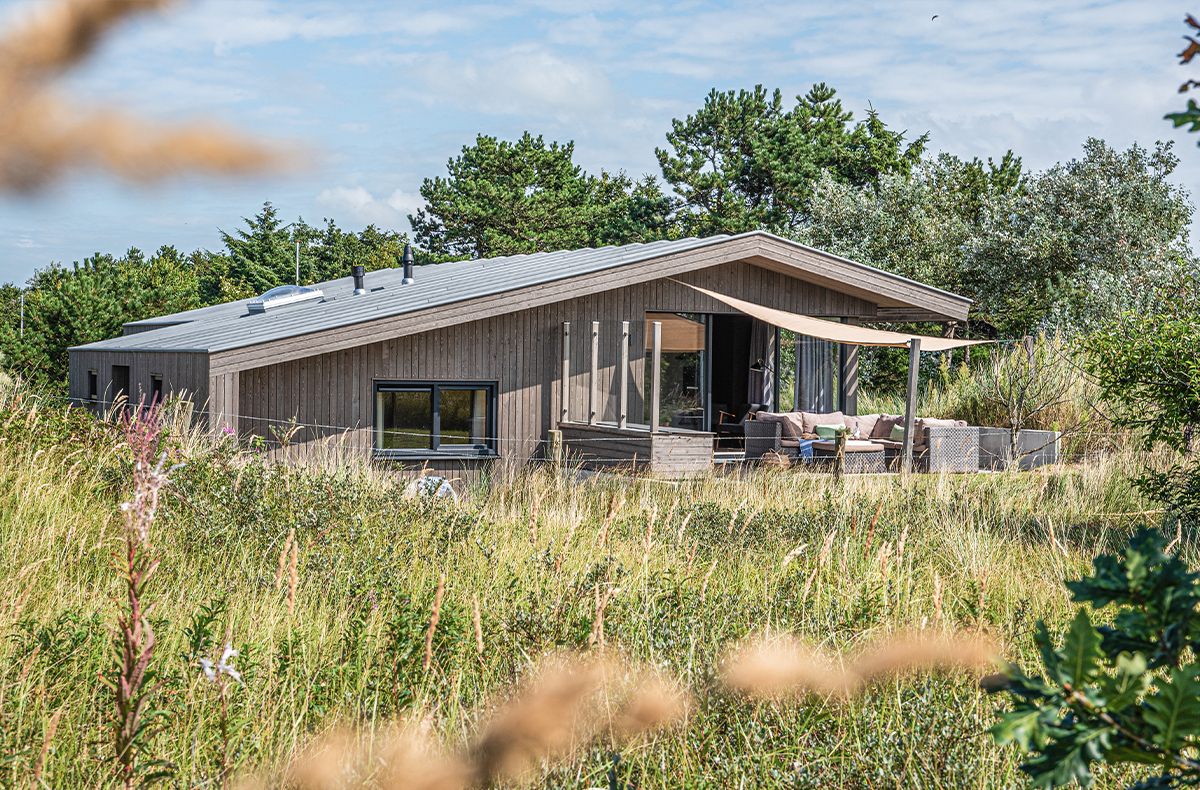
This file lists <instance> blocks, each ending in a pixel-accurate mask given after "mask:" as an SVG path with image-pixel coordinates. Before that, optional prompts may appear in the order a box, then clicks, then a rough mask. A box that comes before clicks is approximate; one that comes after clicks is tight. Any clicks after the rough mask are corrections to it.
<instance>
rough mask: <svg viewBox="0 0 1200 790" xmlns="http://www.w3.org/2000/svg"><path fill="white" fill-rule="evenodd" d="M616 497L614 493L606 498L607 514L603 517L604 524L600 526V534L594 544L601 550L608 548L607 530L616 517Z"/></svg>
mask: <svg viewBox="0 0 1200 790" xmlns="http://www.w3.org/2000/svg"><path fill="white" fill-rule="evenodd" d="M618 507H619V506H618V505H617V495H616V493H615V492H614V493H613V494H611V495H609V497H608V513H607V514H606V515H605V516H604V523H603V524H601V525H600V533H599V535H598V537H597V540H596V543H597V545H599V546H600V548H601V549H605V548H608V530H609V527H611V526H612V523H613V519H615V518H616V517H617V508H618Z"/></svg>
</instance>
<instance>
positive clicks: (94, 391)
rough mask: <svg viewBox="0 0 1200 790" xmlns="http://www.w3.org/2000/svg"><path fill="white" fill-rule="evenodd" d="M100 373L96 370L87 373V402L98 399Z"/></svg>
mask: <svg viewBox="0 0 1200 790" xmlns="http://www.w3.org/2000/svg"><path fill="white" fill-rule="evenodd" d="M99 378H100V372H99V371H96V370H89V371H88V378H87V381H88V400H96V398H98V397H100V382H99Z"/></svg>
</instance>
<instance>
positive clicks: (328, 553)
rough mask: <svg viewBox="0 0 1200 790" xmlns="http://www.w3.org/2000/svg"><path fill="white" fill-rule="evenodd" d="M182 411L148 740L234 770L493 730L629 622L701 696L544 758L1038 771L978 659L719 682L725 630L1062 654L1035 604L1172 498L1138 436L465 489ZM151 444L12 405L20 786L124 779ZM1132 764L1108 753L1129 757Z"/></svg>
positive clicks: (921, 782) (514, 475)
mask: <svg viewBox="0 0 1200 790" xmlns="http://www.w3.org/2000/svg"><path fill="white" fill-rule="evenodd" d="M177 437H178V438H177V440H176V442H175V443H174V444H173V445H170V446H171V449H170V451H169V452H170V455H171V457H170V458H169V459H168V461H169V462H174V461H186V462H187V466H186V467H184V468H183V469H180V470H178V471H176V472H175V473H174V475H173V477H172V482H171V484H170V486H169V487H168V488H166V489H164V492H163V494H162V500H161V504H162V507H161V509H160V511H159V513H158V517H157V519H156V525H157V526H156V528H155V549H156V551H157V556H158V557H160V558H161V560H162V564H161V566H160V569H159V575H158V576H157V577H156V578H155V581H154V584H155V588H154V589H155V599H156V600H157V601H158V608H157V609H156V610H155V612H154V614H153V616H152V617H151V622H152V625H153V628H154V633H155V635H156V637H157V647H156V654H155V661H156V662H158V666H159V671H160V673H161V674H160V679H161V680H163V681H164V682H163V686H162V687H161V689H160V690H159V692H158V693H157V695H156V698H155V699H154V700H153V702H152V704H153V705H155V706H156V707H157V708H159V709H161V710H163V711H165V719H164V723H165V725H166V726H165V727H164V729H163V731H162V732H161V733H159V734H158V735H157V736H155V738H154V740H153V742H151V743H149V744H147V747H146V748H147V751H148V753H153V754H154V755H155V756H158V757H162V758H164V759H166V760H168V761H170V762H171V763H172V764H173V766H174V771H175V777H176V779H175V781H176V782H177V783H178V786H181V787H210V786H215V785H217V784H220V783H221V780H222V778H223V776H224V772H225V771H226V770H227V769H228V770H230V771H232V772H233V774H235V775H243V776H245V775H249V774H254V775H257V776H260V777H264V778H265V780H266V781H268V782H273V781H274V780H272V779H271V777H277V776H279V775H281V772H282V771H283V770H284V767H285V766H286V765H288V764H290V763H291V762H293V760H295V759H296V758H297V757H298V756H299V755H301V754H302V753H304V751H305V750H306V749H307V748H308V747H309V745H310V744H311V743H312V742H313V741H314V739H316V738H318V737H320V736H322V735H326V734H329V733H331V732H344V731H345V728H350V732H351V734H352V735H351V736H348V737H355V738H358V737H362V738H368V739H369V738H371V737H373V736H375V735H381V734H382V733H385V732H388V731H390V728H391V727H392V726H393V723H394V722H395V721H397V720H401V721H404V722H409V723H410V724H411V725H412V726H419V727H423V728H426V729H429V730H431V731H432V732H433V733H436V734H437V735H438V736H439V737H441V738H442V739H444V740H445V741H446V742H447V743H448V744H450V745H454V744H467V743H470V742H472V741H473V739H474V738H475V737H476V736H477V733H478V730H479V727H480V726H481V722H483V721H484V720H485V718H486V717H487V716H488V714H489V712H490V711H492V710H494V709H496V706H498V705H500V704H501V703H502V701H503V699H504V698H505V696H506V695H507V694H509V693H510V692H511V690H512V689H513V688H515V686H516V684H517V683H518V681H519V678H520V677H521V676H522V675H523V673H525V672H527V671H528V670H529V669H530V667H532V666H533V665H534V664H535V663H536V662H537V660H538V659H539V658H540V657H543V656H545V655H546V654H547V653H550V654H555V653H561V652H564V651H585V652H587V651H589V649H590V651H592V652H595V651H599V649H600V645H601V644H603V645H604V650H605V652H606V654H607V655H611V656H620V657H623V658H624V659H625V660H627V661H629V662H633V663H635V664H639V665H645V666H650V667H653V668H656V669H657V670H658V671H659V672H661V673H663V674H664V675H665V676H668V677H673V678H675V679H676V680H677V682H678V683H679V684H680V686H681V687H683V688H687V689H689V690H690V693H691V694H692V695H693V698H694V701H693V705H692V707H691V709H690V711H689V712H688V713H687V714H686V716H685V717H684V719H683V721H682V722H681V723H680V724H678V725H677V726H676V727H674V728H671V729H668V730H665V731H663V732H662V733H660V734H658V735H655V736H652V737H650V738H649V739H647V740H640V741H636V742H629V743H622V742H617V741H612V740H608V739H606V738H603V737H602V738H599V739H597V740H594V741H591V742H589V745H587V746H585V747H583V748H580V749H578V750H576V751H574V752H572V753H571V754H569V755H567V756H566V758H565V759H563V760H561V761H557V762H554V763H549V764H546V765H544V766H543V767H541V768H539V769H538V770H537V771H536V772H535V774H534V776H533V777H532V778H531V779H529V780H527V781H528V783H530V784H532V785H534V786H545V787H580V788H582V787H595V786H608V783H609V779H608V774H609V772H610V770H611V771H613V777H614V781H616V782H621V783H626V782H628V783H631V784H630V786H632V783H636V785H637V786H638V787H640V788H655V787H693V788H702V787H704V788H707V787H713V788H717V787H721V788H726V787H737V786H746V787H749V786H762V787H796V786H799V787H817V786H824V787H828V786H837V787H884V786H892V787H898V786H904V787H997V786H1020V785H1021V783H1022V779H1021V777H1020V774H1019V772H1018V771H1017V763H1018V760H1017V756H1016V755H1015V754H1014V752H1013V751H1012V750H1011V749H998V748H996V747H994V746H993V745H991V743H990V741H989V739H988V738H987V736H986V734H985V732H984V730H985V729H986V727H987V726H988V725H989V724H990V722H991V720H992V713H991V709H992V706H993V705H994V702H993V701H992V700H988V699H985V698H984V696H983V695H982V693H981V692H980V691H979V690H978V689H977V687H976V684H975V680H976V677H975V676H973V675H971V674H970V673H957V674H951V675H949V676H941V675H932V674H927V675H919V676H916V677H907V678H902V679H893V680H889V681H886V682H884V683H882V684H880V685H877V686H874V687H872V688H871V689H869V690H867V691H866V692H865V693H863V694H861V695H859V696H856V697H853V698H850V699H847V700H845V701H836V700H831V699H826V698H824V697H810V698H802V699H799V700H794V701H788V702H782V701H780V702H769V701H753V700H752V699H749V698H746V697H744V696H742V695H740V694H738V693H736V692H733V691H730V690H728V689H727V688H726V687H725V686H723V685H722V684H720V683H719V682H717V678H718V677H719V676H720V675H721V672H722V666H723V664H722V662H723V661H724V660H725V658H724V657H725V655H726V653H727V651H728V650H729V648H731V647H732V646H734V645H736V644H738V643H740V642H741V641H742V640H745V639H747V638H749V637H753V636H757V635H760V634H764V633H765V634H790V635H793V636H795V637H797V638H800V639H803V640H805V641H807V642H810V643H813V644H815V645H817V646H820V647H822V648H825V649H828V650H831V651H845V650H856V649H859V648H863V647H866V646H869V645H872V644H875V643H877V642H879V641H880V640H883V639H886V638H887V637H888V636H889V635H892V634H899V633H910V632H914V631H915V632H921V631H925V632H926V633H936V634H941V633H950V632H952V631H958V630H963V629H965V630H967V631H969V632H972V633H974V632H982V633H983V634H986V635H988V636H989V637H990V638H991V639H993V640H995V641H996V642H998V643H999V644H1000V646H1001V649H1002V650H1003V651H1004V652H1005V654H1006V655H1008V656H1009V657H1011V658H1022V659H1025V660H1031V658H1032V654H1033V646H1032V643H1031V639H1030V629H1031V625H1032V622H1033V620H1034V619H1036V618H1038V617H1043V618H1046V619H1047V620H1049V621H1050V623H1051V624H1052V625H1056V624H1060V623H1061V622H1063V621H1064V620H1065V619H1066V618H1067V616H1068V613H1069V612H1070V609H1071V607H1070V605H1069V601H1068V598H1067V594H1066V592H1065V590H1064V588H1063V587H1062V585H1061V583H1060V580H1061V579H1062V578H1063V577H1077V576H1079V575H1080V574H1081V573H1082V572H1083V571H1084V570H1085V569H1086V568H1087V567H1088V565H1089V563H1090V560H1091V558H1092V557H1093V556H1094V555H1095V554H1096V553H1097V552H1100V551H1104V550H1109V549H1111V548H1113V547H1114V546H1115V545H1116V544H1117V543H1118V542H1119V541H1121V540H1122V539H1123V538H1124V537H1125V536H1126V535H1127V534H1128V533H1129V532H1130V531H1131V529H1132V528H1134V527H1135V526H1136V525H1139V524H1140V523H1142V522H1144V521H1145V520H1146V519H1148V518H1154V516H1153V514H1146V513H1144V512H1143V511H1146V510H1147V509H1148V506H1147V504H1146V503H1145V502H1143V501H1142V500H1141V499H1140V498H1139V496H1138V495H1137V494H1136V493H1135V492H1134V491H1133V490H1132V489H1131V488H1130V486H1129V484H1128V482H1127V480H1128V475H1129V473H1130V472H1131V471H1132V470H1133V468H1134V467H1135V465H1136V464H1137V463H1138V460H1137V459H1136V458H1135V457H1134V456H1132V455H1112V456H1106V457H1103V458H1099V459H1096V460H1089V461H1088V462H1086V463H1082V464H1078V465H1075V466H1070V467H1053V468H1048V469H1044V470H1040V471H1039V472H1038V473H1033V474H1022V473H1005V474H998V475H978V476H946V475H941V476H938V475H930V476H916V477H913V478H909V479H900V478H898V477H882V476H879V477H849V478H843V479H842V480H841V481H840V482H837V481H834V480H833V479H832V478H830V477H825V476H816V475H809V474H805V473H795V472H791V471H779V470H766V471H762V472H758V473H751V474H745V475H736V476H722V475H716V474H714V475H710V476H705V477H701V478H698V479H695V480H691V481H687V482H682V483H668V482H664V481H656V480H649V479H621V478H614V477H607V478H592V479H586V480H574V479H568V478H563V477H559V476H555V475H553V474H551V473H550V472H549V471H547V470H537V469H529V470H523V471H521V470H517V471H512V472H510V473H509V475H508V476H507V477H506V479H504V480H503V481H502V482H501V483H499V484H496V485H493V486H491V487H486V488H485V487H480V488H476V489H473V490H470V491H466V492H465V495H464V497H463V498H462V500H461V501H460V502H458V503H453V502H447V501H444V500H434V499H430V498H406V497H405V494H404V486H403V485H402V484H399V483H393V482H392V481H390V480H389V479H388V478H387V476H386V475H384V474H380V473H379V472H378V470H376V471H375V472H374V473H372V474H366V473H364V472H365V470H363V469H360V468H355V467H352V466H343V467H341V468H332V469H313V470H308V469H297V468H291V467H286V466H280V465H275V464H272V463H269V462H266V461H264V460H263V459H262V458H261V457H259V456H257V455H255V454H253V453H248V452H243V451H241V450H239V449H237V448H236V446H234V445H233V444H232V443H231V442H225V443H217V444H211V443H210V444H204V443H203V442H200V441H199V440H196V439H194V437H193V438H187V437H186V435H183V434H177ZM169 444H170V443H169ZM131 460H132V458H131V455H130V451H129V448H128V447H126V446H124V445H123V443H122V440H121V439H120V437H119V436H117V435H115V434H113V433H111V432H109V431H108V430H106V429H105V428H104V427H102V426H100V425H98V424H96V423H94V422H93V421H92V420H91V419H90V418H89V417H86V416H84V415H80V414H68V413H64V412H61V411H56V410H52V409H44V408H34V407H33V405H31V404H30V403H27V402H21V403H18V404H16V405H15V406H14V404H12V403H10V404H9V408H8V409H7V411H5V412H4V413H3V414H0V481H2V485H0V552H2V560H3V567H4V568H5V569H7V570H6V571H5V572H3V575H2V576H0V587H2V589H0V600H2V601H4V602H5V603H3V604H0V627H2V628H4V629H5V637H6V638H5V639H4V641H3V643H0V782H3V783H4V784H5V785H12V786H31V784H32V782H33V776H34V773H35V770H37V771H40V776H41V779H40V780H39V781H41V782H43V783H44V784H46V785H47V786H51V787H56V788H58V787H63V788H73V787H80V788H82V787H96V786H109V785H111V783H112V782H113V781H114V780H113V777H114V776H115V771H114V769H113V767H112V765H111V763H108V762H105V761H104V760H105V758H106V757H107V756H108V752H109V751H110V750H111V746H110V745H108V742H107V741H106V739H107V738H108V737H109V735H108V733H109V732H110V729H109V728H110V724H109V722H110V716H111V711H110V708H111V701H110V696H109V692H107V690H105V689H104V688H103V687H102V686H101V685H100V684H99V683H98V682H97V674H98V673H101V672H105V671H107V670H108V667H109V666H111V663H110V662H111V658H110V654H109V651H110V649H111V644H112V624H113V623H114V622H115V618H116V614H117V610H118V603H117V602H118V600H119V596H118V594H119V592H120V589H121V587H120V584H121V580H120V578H119V576H118V575H117V574H116V573H114V572H113V569H112V566H111V560H112V554H113V551H114V549H116V548H117V546H118V543H119V542H120V541H123V539H124V538H123V533H122V532H121V527H120V521H119V512H118V510H117V505H118V503H119V502H121V501H124V500H125V499H126V498H128V493H129V486H130V484H131V480H132V477H131V466H130V464H131ZM293 534H294V544H290V543H289V536H291V535H293ZM292 545H294V546H295V547H296V548H295V586H294V604H293V605H292V606H289V594H290V592H289V587H291V585H290V584H289V582H288V581H287V577H288V575H289V571H288V570H287V569H286V567H285V566H288V565H290V563H291V562H292V560H291V556H292ZM285 546H286V549H287V550H286V552H285ZM1181 551H1182V552H1183V554H1184V556H1186V557H1188V558H1189V559H1191V560H1192V561H1195V559H1196V557H1197V556H1198V554H1197V553H1198V552H1200V544H1197V543H1196V542H1195V541H1194V539H1193V537H1192V536H1187V535H1185V536H1183V541H1182V544H1181ZM281 554H285V556H284V557H283V559H281ZM281 568H284V570H283V573H282V574H281V573H280V569H281ZM277 578H280V579H281V580H280V583H279V584H276V579H277ZM443 578H444V579H445V581H444V584H443V583H442V582H441V580H442V579H443ZM439 588H441V600H440V606H439V607H438V609H439V611H438V615H437V620H436V624H434V627H432V628H431V621H432V620H433V616H432V615H433V611H432V610H433V607H434V603H435V599H436V598H437V597H438V590H439ZM476 601H477V602H478V604H477V606H478V608H477V609H476ZM476 611H478V615H476ZM601 611H602V612H603V614H602V618H601V617H600V615H599V612H601ZM598 621H599V622H600V623H601V632H600V634H597V633H596V631H597V622H598ZM477 624H478V625H477ZM597 637H599V638H597ZM226 644H228V645H230V646H231V647H232V648H233V649H236V650H238V651H239V654H240V655H239V656H238V658H237V669H238V671H239V673H240V676H241V678H242V679H243V680H244V683H245V685H244V686H240V685H237V686H230V687H228V689H227V690H226V691H223V693H220V694H218V693H214V691H213V687H212V684H211V683H210V682H209V680H208V679H207V678H206V676H205V674H204V672H203V671H202V667H201V664H200V659H201V658H210V660H211V657H213V656H214V655H218V656H219V655H221V649H222V648H223V647H224V646H225V645H226ZM427 644H428V645H429V668H428V669H427V670H426V669H425V668H424V665H425V658H426V645H427ZM480 645H482V648H481V647H480ZM589 646H590V647H589ZM214 651H215V652H214ZM43 754H44V757H42V755H43ZM372 764H374V763H372ZM614 766H615V768H614ZM1128 778H1129V777H1128V775H1126V774H1120V775H1118V774H1114V773H1112V772H1111V771H1106V772H1104V773H1102V774H1101V775H1100V786H1102V787H1116V786H1120V781H1121V780H1125V779H1128ZM617 786H623V785H620V784H618V785H617Z"/></svg>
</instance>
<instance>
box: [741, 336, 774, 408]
mask: <svg viewBox="0 0 1200 790" xmlns="http://www.w3.org/2000/svg"><path fill="white" fill-rule="evenodd" d="M746 400H747V401H748V402H750V403H763V404H766V405H767V407H768V408H770V407H771V404H773V403H774V402H775V327H773V326H771V325H770V324H768V323H766V322H765V321H759V320H758V319H755V321H754V325H753V329H751V330H750V380H749V382H748V385H747V388H746Z"/></svg>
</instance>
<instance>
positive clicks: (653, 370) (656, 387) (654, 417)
mask: <svg viewBox="0 0 1200 790" xmlns="http://www.w3.org/2000/svg"><path fill="white" fill-rule="evenodd" d="M652 326H653V334H652V335H651V337H652V338H653V340H652V343H653V345H652V346H651V351H650V366H651V367H650V433H658V409H659V406H660V405H661V404H660V403H659V401H660V400H661V395H662V321H655V322H654V323H653V324H652Z"/></svg>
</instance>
